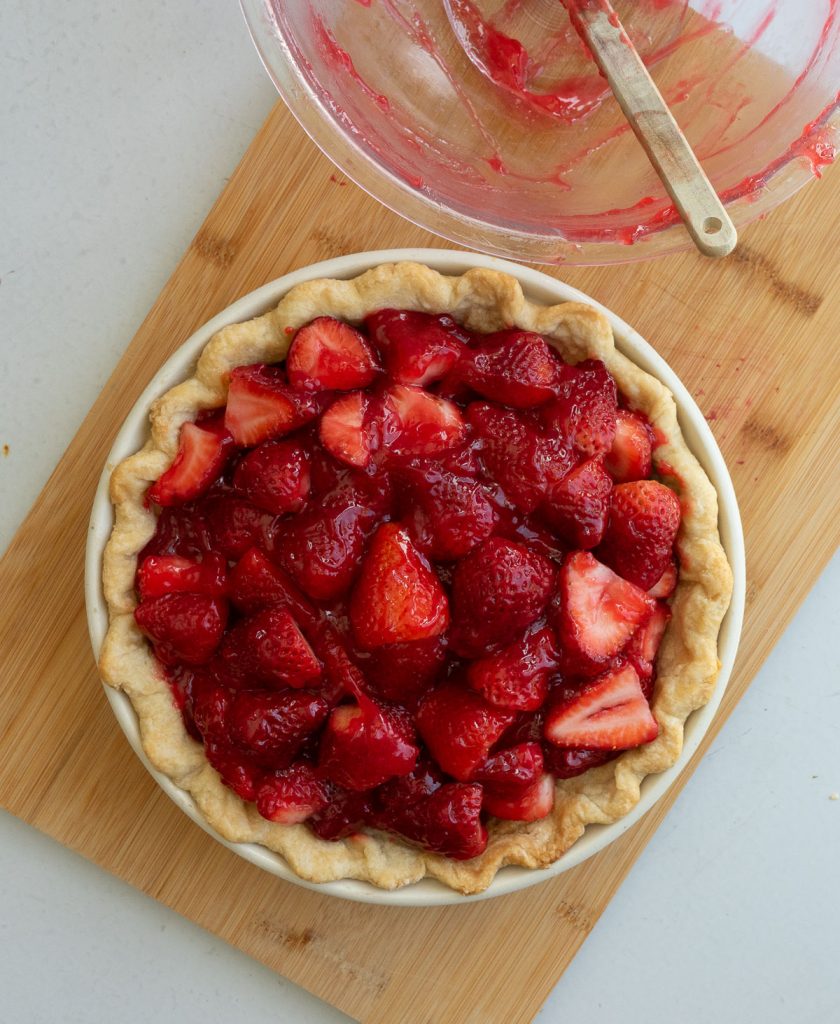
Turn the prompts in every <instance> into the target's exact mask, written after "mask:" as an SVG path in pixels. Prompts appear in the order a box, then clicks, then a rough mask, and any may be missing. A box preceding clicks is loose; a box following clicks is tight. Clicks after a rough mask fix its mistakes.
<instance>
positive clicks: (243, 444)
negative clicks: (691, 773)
mask: <svg viewBox="0 0 840 1024" xmlns="http://www.w3.org/2000/svg"><path fill="white" fill-rule="evenodd" d="M111 494H112V499H113V502H114V505H115V509H116V522H115V526H114V530H113V533H112V536H111V539H110V541H109V544H108V546H107V549H106V552H105V571H104V587H105V595H106V598H107V601H108V605H109V611H110V628H109V631H108V635H107V638H106V641H105V645H104V647H103V652H102V656H101V670H102V673H103V675H104V678H105V679H106V681H107V682H108V683H110V684H111V685H112V686H115V687H118V688H120V689H122V690H124V691H125V692H126V693H127V694H128V695H129V697H130V699H131V701H132V703H133V705H134V708H135V710H136V712H137V715H138V718H139V721H140V726H141V733H142V737H143V744H144V747H145V750H146V752H147V754H148V757H149V759H150V760H151V762H152V763H153V764H154V765H155V766H156V767H157V768H158V769H160V770H161V771H163V772H165V773H166V774H167V775H169V776H170V777H171V778H172V779H173V780H174V781H175V783H176V784H177V785H178V786H180V787H182V788H183V789H184V790H186V791H187V792H188V793H190V794H191V796H192V798H193V799H194V801H195V802H196V804H197V806H198V807H199V809H200V810H201V812H202V814H203V815H204V817H205V818H206V820H207V821H208V823H209V824H210V825H211V826H212V827H213V828H214V829H216V830H217V831H218V832H219V833H221V835H223V836H224V837H226V838H227V839H229V840H232V841H247V842H256V843H261V844H263V845H264V846H266V847H268V848H270V849H272V850H274V851H277V852H278V853H281V854H282V855H283V856H284V857H285V859H286V861H287V862H288V863H289V865H290V866H291V868H292V869H293V870H294V871H295V872H297V873H298V874H299V875H300V876H302V877H304V878H306V879H310V880H314V881H327V880H332V879H338V878H357V879H365V880H367V881H369V882H372V883H373V884H375V885H378V886H382V887H386V888H394V887H396V886H400V885H405V884H407V883H410V882H413V881H416V880H418V879H420V878H422V877H423V876H424V875H431V876H433V877H435V878H437V879H439V880H440V881H442V882H443V883H445V884H447V885H449V886H451V887H453V888H455V889H458V890H460V891H461V892H465V893H469V892H477V891H480V890H482V889H484V888H486V887H487V885H488V884H489V883H490V881H491V880H492V878H493V876H494V874H495V872H496V871H497V870H498V869H499V868H501V867H503V866H505V865H508V864H514V865H520V866H523V867H530V868H537V867H544V866H546V865H548V864H550V863H552V862H553V861H555V860H556V859H557V858H559V857H560V856H561V855H562V854H563V853H564V851H566V850H568V849H569V847H570V846H571V845H572V844H573V843H574V842H575V841H576V839H577V838H578V837H579V836H580V835H581V833H582V832H583V830H584V828H585V827H586V825H587V824H589V823H595V822H598V823H608V822H613V821H615V820H617V819H618V818H620V817H621V816H622V815H624V814H626V813H627V811H629V810H630V808H632V807H633V805H634V804H635V803H636V802H637V801H638V799H639V785H640V782H641V781H642V779H643V778H644V777H645V776H646V775H648V774H650V773H653V772H660V771H662V770H663V769H665V768H667V767H669V766H670V765H672V764H673V763H674V761H675V760H676V758H677V756H678V754H679V751H680V748H681V743H682V737H683V725H684V722H685V719H686V717H687V716H688V715H689V714H690V713H691V712H692V711H693V710H695V709H696V708H698V707H700V706H702V705H703V704H704V703H705V702H706V701H707V700H708V699H709V697H710V696H711V693H712V691H713V688H714V684H715V679H716V676H717V672H718V667H719V665H718V660H717V637H718V630H719V626H720V622H721V619H722V617H723V615H724V613H725V611H726V608H727V606H728V603H729V597H730V591H731V574H730V570H729V566H728V564H727V561H726V558H725V555H724V552H723V549H722V547H721V544H720V540H719V537H718V530H717V498H716V494H715V491H714V489H713V488H712V486H711V484H710V482H709V480H708V479H707V477H706V476H705V474H704V473H703V471H702V469H701V468H700V466H699V464H698V463H697V461H696V459H695V458H694V456H693V455H692V454H691V452H690V451H689V450H688V448H687V447H686V445H685V443H684V441H683V439H682V436H681V434H680V429H679V426H678V424H677V416H676V408H675V404H674V401H673V398H672V396H671V394H670V393H669V391H668V390H667V389H666V388H665V387H664V386H663V385H662V384H661V383H659V382H658V381H657V380H655V379H654V378H652V377H650V376H649V375H648V374H646V373H645V372H643V371H642V370H641V369H640V368H639V367H638V366H636V365H634V364H633V363H632V362H630V361H629V360H628V359H627V358H626V357H624V356H623V355H621V354H620V353H619V352H617V351H616V349H615V347H614V345H613V338H612V333H611V330H610V327H609V323H608V322H607V320H606V319H605V318H604V317H603V316H602V315H601V314H600V313H599V312H598V311H596V310H595V309H593V308H591V307H589V306H586V305H582V304H578V303H564V304H561V305H556V306H550V307H546V306H541V305H538V304H536V303H533V302H531V301H529V300H528V299H526V298H525V296H524V295H523V293H522V291H521V288H520V286H519V284H518V283H517V282H516V281H515V280H514V279H512V278H510V277H508V276H507V275H504V274H501V273H498V272H495V271H490V270H483V269H476V270H471V271H469V272H468V273H466V274H464V275H462V276H460V277H446V276H442V275H440V274H438V273H436V272H435V271H433V270H431V269H429V268H427V267H424V266H420V265H417V264H412V263H401V264H391V265H383V266H380V267H377V268H375V269H374V270H371V271H369V272H367V273H365V274H363V275H362V276H360V277H358V278H356V279H354V280H349V281H334V280H318V281H310V282H308V283H305V284H302V285H299V286H298V287H296V288H294V289H292V290H291V291H290V292H289V293H288V294H287V295H286V296H285V297H284V298H283V299H282V301H281V302H280V303H279V305H278V306H277V307H276V308H275V309H272V310H270V311H269V312H267V313H265V314H264V315H263V316H260V317H258V318H256V319H255V320H251V321H249V322H247V323H243V324H237V325H233V326H230V327H226V328H224V329H223V330H221V331H219V332H218V334H216V335H215V336H214V337H213V338H212V339H211V341H210V342H209V344H208V345H207V346H206V348H205V350H204V352H203V353H202V355H201V357H200V358H199V360H198V364H197V366H196V368H195V371H194V376H192V377H190V378H189V379H188V380H186V381H184V382H183V383H182V384H179V385H178V386H177V387H175V388H173V389H172V390H171V391H169V392H167V393H166V394H165V395H164V396H163V397H162V398H160V399H159V400H158V401H157V402H155V403H154V405H153V407H152V411H151V436H150V438H149V440H148V442H147V443H146V445H145V446H144V447H143V449H142V450H141V451H139V452H138V453H137V454H135V455H133V456H131V457H130V458H128V459H126V460H125V461H124V462H123V463H121V464H120V465H119V466H118V467H117V468H116V470H115V471H114V473H113V476H112V481H111Z"/></svg>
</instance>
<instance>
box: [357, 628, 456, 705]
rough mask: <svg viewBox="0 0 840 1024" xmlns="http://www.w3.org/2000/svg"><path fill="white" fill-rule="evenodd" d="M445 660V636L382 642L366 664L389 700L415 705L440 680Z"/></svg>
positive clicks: (367, 672) (366, 670) (373, 681)
mask: <svg viewBox="0 0 840 1024" xmlns="http://www.w3.org/2000/svg"><path fill="white" fill-rule="evenodd" d="M445 661H446V640H445V637H443V636H432V637H429V638H428V639H426V640H409V641H407V642H405V643H398V644H382V645H381V646H379V647H376V648H374V650H372V651H371V652H370V657H369V658H368V659H367V661H366V662H365V663H364V674H365V678H366V679H367V680H368V681H369V682H370V684H371V686H372V687H373V688H374V689H375V690H376V692H377V693H378V694H379V695H380V696H381V697H384V698H385V700H390V701H394V702H395V703H397V704H405V705H411V704H414V702H415V701H417V700H418V699H419V698H420V697H421V696H422V695H423V694H424V693H425V692H426V690H428V689H429V687H430V686H431V685H432V683H433V682H434V681H435V680H436V679H437V677H438V675H439V674H440V671H441V669H442V668H443V664H444V662H445Z"/></svg>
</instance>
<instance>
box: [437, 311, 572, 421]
mask: <svg viewBox="0 0 840 1024" xmlns="http://www.w3.org/2000/svg"><path fill="white" fill-rule="evenodd" d="M560 366H561V363H560V362H559V360H558V359H557V357H556V356H555V355H554V353H553V352H552V351H551V349H550V348H549V346H548V344H547V343H546V341H545V339H544V338H543V337H542V336H541V335H539V334H534V333H533V332H532V331H521V330H518V329H515V328H513V329H511V330H507V331H498V332H497V333H495V334H488V335H485V336H484V337H483V338H481V340H480V341H479V342H478V343H477V344H475V345H473V347H472V348H471V349H468V350H466V351H465V352H464V353H463V355H462V356H461V359H460V360H459V362H458V366H457V369H456V371H455V372H456V375H457V377H458V378H459V379H460V380H463V381H464V382H465V383H467V384H468V385H469V386H470V387H471V388H472V389H473V391H477V392H478V393H479V394H480V395H483V396H484V397H485V398H490V399H492V400H493V401H494V402H500V403H502V404H503V405H507V406H512V407H513V408H516V409H527V408H529V407H530V406H535V405H542V404H543V403H544V402H547V401H548V400H549V399H550V398H551V397H552V395H553V394H554V392H555V390H556V388H557V383H558V377H559V374H560Z"/></svg>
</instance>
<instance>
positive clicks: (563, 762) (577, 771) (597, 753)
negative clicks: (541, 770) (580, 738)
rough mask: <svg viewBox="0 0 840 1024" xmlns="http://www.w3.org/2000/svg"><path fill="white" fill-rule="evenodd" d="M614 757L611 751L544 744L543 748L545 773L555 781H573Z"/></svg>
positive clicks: (614, 754)
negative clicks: (547, 772)
mask: <svg viewBox="0 0 840 1024" xmlns="http://www.w3.org/2000/svg"><path fill="white" fill-rule="evenodd" d="M615 756H616V753H615V751H613V750H587V749H586V747H555V746H554V744H553V743H546V744H545V746H544V747H543V757H544V759H545V767H546V771H549V772H551V774H552V775H553V776H554V778H555V779H574V778H576V777H577V776H578V775H583V773H584V772H588V771H589V769H590V768H597V767H599V766H600V765H602V764H606V763H607V762H608V761H612V759H613V758H614V757H615Z"/></svg>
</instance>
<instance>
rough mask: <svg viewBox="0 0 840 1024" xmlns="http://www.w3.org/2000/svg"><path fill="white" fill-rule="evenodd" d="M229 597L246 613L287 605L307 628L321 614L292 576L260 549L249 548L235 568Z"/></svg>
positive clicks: (286, 607) (296, 618)
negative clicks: (293, 580) (300, 589)
mask: <svg viewBox="0 0 840 1024" xmlns="http://www.w3.org/2000/svg"><path fill="white" fill-rule="evenodd" d="M229 592H230V599H231V601H233V603H234V604H235V605H236V607H237V608H238V609H239V611H241V612H244V613H245V614H246V615H253V614H254V612H259V611H262V609H263V608H269V607H271V606H272V605H278V606H279V607H281V608H285V609H286V610H287V611H288V612H289V613H290V614H291V616H292V618H293V619H294V620H295V621H296V622H298V623H300V625H301V626H303V627H304V629H306V628H307V627H308V626H311V625H313V624H314V623H315V622H316V621H317V619H318V615H317V612H316V611H315V608H314V607H313V606H312V604H311V603H310V602H309V601H308V600H307V598H305V597H304V596H303V594H302V593H301V592H300V591H299V590H298V588H297V587H296V586H295V585H294V583H292V581H291V580H290V579H289V577H288V576H287V575H286V574H285V573H284V572H283V571H282V570H281V569H279V568H278V567H277V566H276V565H275V564H274V563H273V562H272V561H271V560H270V559H269V558H268V557H267V556H266V555H265V554H263V552H262V551H260V549H259V548H256V547H254V548H249V549H248V550H247V551H246V552H245V554H244V555H243V556H242V558H240V560H239V561H238V562H237V563H236V565H235V566H234V567H233V571H232V572H231V574H230V584H229Z"/></svg>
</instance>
